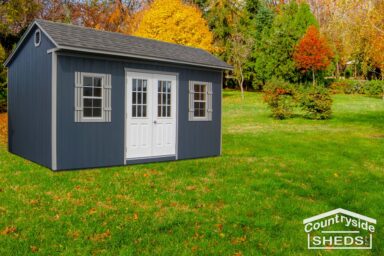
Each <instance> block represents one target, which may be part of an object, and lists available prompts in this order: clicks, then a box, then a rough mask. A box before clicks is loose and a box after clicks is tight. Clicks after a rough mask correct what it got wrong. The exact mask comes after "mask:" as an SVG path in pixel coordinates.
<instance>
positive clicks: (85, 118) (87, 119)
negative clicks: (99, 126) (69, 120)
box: [81, 72, 105, 122]
mask: <svg viewBox="0 0 384 256" xmlns="http://www.w3.org/2000/svg"><path fill="white" fill-rule="evenodd" d="M84 77H92V80H93V78H95V77H96V78H101V87H100V88H101V96H100V97H99V96H97V97H95V96H84V87H88V86H84ZM81 84H82V86H81V104H82V106H83V111H82V113H81V120H82V121H83V122H104V121H105V116H104V101H105V99H104V88H105V74H100V73H83V72H81ZM84 99H101V107H100V109H101V116H100V117H89V116H84V112H85V111H84V108H85V107H84Z"/></svg>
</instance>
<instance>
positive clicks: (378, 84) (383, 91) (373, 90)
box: [364, 80, 384, 96]
mask: <svg viewBox="0 0 384 256" xmlns="http://www.w3.org/2000/svg"><path fill="white" fill-rule="evenodd" d="M364 89H365V90H364V92H365V94H367V95H370V96H384V81H383V80H371V81H367V82H366V83H365V86H364Z"/></svg>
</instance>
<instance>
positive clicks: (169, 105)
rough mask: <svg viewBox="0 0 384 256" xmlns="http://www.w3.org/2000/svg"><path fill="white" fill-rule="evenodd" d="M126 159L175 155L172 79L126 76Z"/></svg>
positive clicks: (142, 74) (140, 75)
mask: <svg viewBox="0 0 384 256" xmlns="http://www.w3.org/2000/svg"><path fill="white" fill-rule="evenodd" d="M126 81H127V84H126V86H127V87H126V93H127V95H126V99H127V104H126V106H127V110H126V113H127V116H126V136H125V137H126V142H125V143H126V158H127V159H132V158H142V157H144V158H145V157H156V156H170V155H175V154H176V76H171V75H162V74H149V73H137V72H127V73H126Z"/></svg>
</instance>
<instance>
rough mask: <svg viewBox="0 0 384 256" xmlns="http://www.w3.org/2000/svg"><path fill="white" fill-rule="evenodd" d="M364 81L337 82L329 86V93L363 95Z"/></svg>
mask: <svg viewBox="0 0 384 256" xmlns="http://www.w3.org/2000/svg"><path fill="white" fill-rule="evenodd" d="M365 84H366V81H364V80H352V79H346V80H338V81H335V82H333V83H332V84H331V86H330V91H331V93H333V94H336V93H345V94H364V91H365Z"/></svg>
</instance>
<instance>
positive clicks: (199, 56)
mask: <svg viewBox="0 0 384 256" xmlns="http://www.w3.org/2000/svg"><path fill="white" fill-rule="evenodd" d="M36 23H37V24H38V25H39V26H40V27H41V28H42V30H44V31H45V32H46V33H47V34H48V35H49V36H50V37H51V39H52V40H53V41H54V43H55V44H56V46H57V47H58V48H64V49H65V48H66V47H73V48H76V49H78V50H79V51H81V50H87V51H100V52H108V53H111V54H114V55H122V56H131V57H135V58H143V59H155V60H160V61H165V62H175V63H184V64H190V65H195V66H208V67H215V68H219V69H232V67H231V66H230V65H228V64H227V63H225V62H223V61H221V60H219V59H218V58H216V57H215V56H213V55H212V54H210V53H208V52H206V51H204V50H202V49H198V48H193V47H187V46H182V45H178V44H172V43H166V42H161V41H157V40H151V39H146V38H141V37H135V36H129V35H124V34H120V33H113V32H106V31H100V30H96V29H90V28H85V27H80V26H74V25H69V24H63V23H56V22H51V21H46V20H36Z"/></svg>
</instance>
